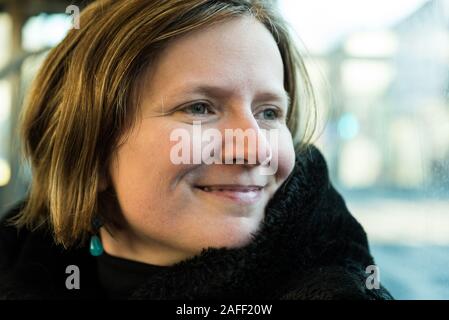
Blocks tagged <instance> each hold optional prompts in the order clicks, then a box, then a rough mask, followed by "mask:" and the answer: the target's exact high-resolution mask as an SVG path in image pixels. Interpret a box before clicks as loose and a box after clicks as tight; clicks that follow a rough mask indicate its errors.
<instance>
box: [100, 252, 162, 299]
mask: <svg viewBox="0 0 449 320" xmlns="http://www.w3.org/2000/svg"><path fill="white" fill-rule="evenodd" d="M97 268H98V277H99V281H100V284H101V286H102V287H103V289H104V291H105V293H106V295H107V296H108V298H110V299H127V298H128V297H129V296H130V295H131V294H132V292H133V291H134V290H135V289H136V288H138V287H139V285H141V284H142V283H144V282H145V281H147V280H148V279H150V278H151V276H152V275H154V274H156V273H158V272H160V271H163V270H165V269H168V268H170V267H168V266H157V265H152V264H146V263H143V262H138V261H133V260H127V259H123V258H119V257H115V256H111V255H109V254H107V253H106V252H103V254H102V255H100V256H98V257H97Z"/></svg>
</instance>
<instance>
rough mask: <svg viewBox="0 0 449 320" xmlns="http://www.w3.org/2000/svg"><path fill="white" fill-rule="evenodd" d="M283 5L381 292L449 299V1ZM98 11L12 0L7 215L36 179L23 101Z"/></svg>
mask: <svg viewBox="0 0 449 320" xmlns="http://www.w3.org/2000/svg"><path fill="white" fill-rule="evenodd" d="M276 2H277V4H278V6H279V8H280V10H281V12H282V13H283V15H284V16H285V18H286V19H287V20H288V21H289V23H290V25H291V27H292V32H294V33H295V35H296V40H297V41H298V46H299V47H300V49H301V51H302V52H303V53H304V56H305V59H306V64H307V67H308V69H309V72H310V74H311V77H312V82H313V85H314V87H315V90H316V94H317V104H318V111H319V116H320V126H319V128H320V130H319V132H320V134H319V135H317V138H316V144H317V145H318V147H319V148H320V149H321V150H322V152H323V153H324V155H325V157H326V159H327V161H328V165H329V170H330V175H331V179H332V181H333V183H334V184H335V186H336V188H337V189H338V190H339V191H340V192H341V193H342V194H343V196H344V198H345V199H346V202H347V205H348V207H349V209H350V211H351V212H352V213H353V215H354V216H355V217H356V218H357V219H358V220H359V221H360V222H361V224H362V225H363V227H364V228H365V230H366V231H367V234H368V237H369V241H370V244H371V249H372V253H373V255H374V257H375V260H376V263H377V265H378V266H379V268H380V280H381V282H382V283H383V284H384V285H385V286H386V287H387V288H388V289H389V290H390V291H391V293H392V294H393V296H394V297H395V298H397V299H449V103H448V99H449V96H448V93H449V0H395V1H391V0H376V1H374V0H339V1H332V0H277V1H276ZM86 3H87V2H86V1H82V2H81V3H80V2H76V1H56V0H52V1H50V0H33V1H31V0H28V1H27V0H22V1H20V0H14V1H12V0H0V48H1V49H0V212H3V211H4V210H5V209H6V208H8V207H9V206H11V205H12V204H14V203H15V202H16V201H18V200H19V199H21V198H22V197H23V196H24V194H25V192H26V190H27V185H28V183H29V180H30V170H29V168H28V167H27V166H26V165H25V164H23V162H22V161H21V160H20V154H19V144H18V141H17V124H18V122H17V121H18V116H19V113H20V107H21V103H22V101H23V97H24V95H25V93H26V90H27V88H28V86H29V83H30V81H31V80H32V78H33V76H34V74H35V73H36V71H37V68H38V67H39V65H40V63H41V62H42V61H43V59H44V58H45V55H46V53H47V52H48V49H49V48H51V47H53V46H54V45H56V44H57V43H58V42H59V41H60V40H61V39H62V38H63V37H64V35H65V34H66V33H67V31H68V30H69V29H70V28H71V27H72V18H71V13H72V12H69V13H66V8H67V7H68V6H69V5H71V4H75V5H79V7H80V8H82V7H83V6H84V5H85V4H86ZM81 27H82V26H81Z"/></svg>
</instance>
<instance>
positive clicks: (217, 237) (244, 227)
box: [202, 219, 260, 248]
mask: <svg viewBox="0 0 449 320" xmlns="http://www.w3.org/2000/svg"><path fill="white" fill-rule="evenodd" d="M245 220H248V221H243V222H241V223H240V224H239V223H236V222H234V223H233V224H231V225H229V224H222V225H220V227H219V228H218V230H217V229H215V230H213V229H209V230H208V236H207V237H205V238H203V241H202V242H203V248H207V247H212V248H222V247H226V248H239V247H243V246H245V245H247V244H249V243H250V242H251V241H252V239H253V234H254V233H256V232H257V230H258V229H259V225H260V221H259V222H256V221H250V220H251V219H245ZM204 239H207V241H204Z"/></svg>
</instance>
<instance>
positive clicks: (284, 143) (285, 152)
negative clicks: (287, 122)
mask: <svg viewBox="0 0 449 320" xmlns="http://www.w3.org/2000/svg"><path fill="white" fill-rule="evenodd" d="M294 166H295V150H294V147H293V140H292V137H291V135H290V132H289V131H288V129H285V130H282V131H281V133H280V136H279V145H278V169H277V171H276V180H277V181H278V182H279V184H281V183H282V182H284V181H285V179H287V177H288V175H289V174H290V173H291V172H292V170H293V168H294Z"/></svg>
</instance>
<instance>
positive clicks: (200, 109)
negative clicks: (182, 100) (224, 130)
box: [181, 102, 212, 115]
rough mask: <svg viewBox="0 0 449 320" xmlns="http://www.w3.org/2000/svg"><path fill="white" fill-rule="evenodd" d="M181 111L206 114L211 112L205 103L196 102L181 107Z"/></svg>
mask: <svg viewBox="0 0 449 320" xmlns="http://www.w3.org/2000/svg"><path fill="white" fill-rule="evenodd" d="M181 111H183V112H185V113H188V114H191V115H207V114H210V113H212V111H211V110H210V107H209V105H208V104H207V103H204V102H196V103H193V104H191V105H188V106H186V107H184V108H182V109H181Z"/></svg>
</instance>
